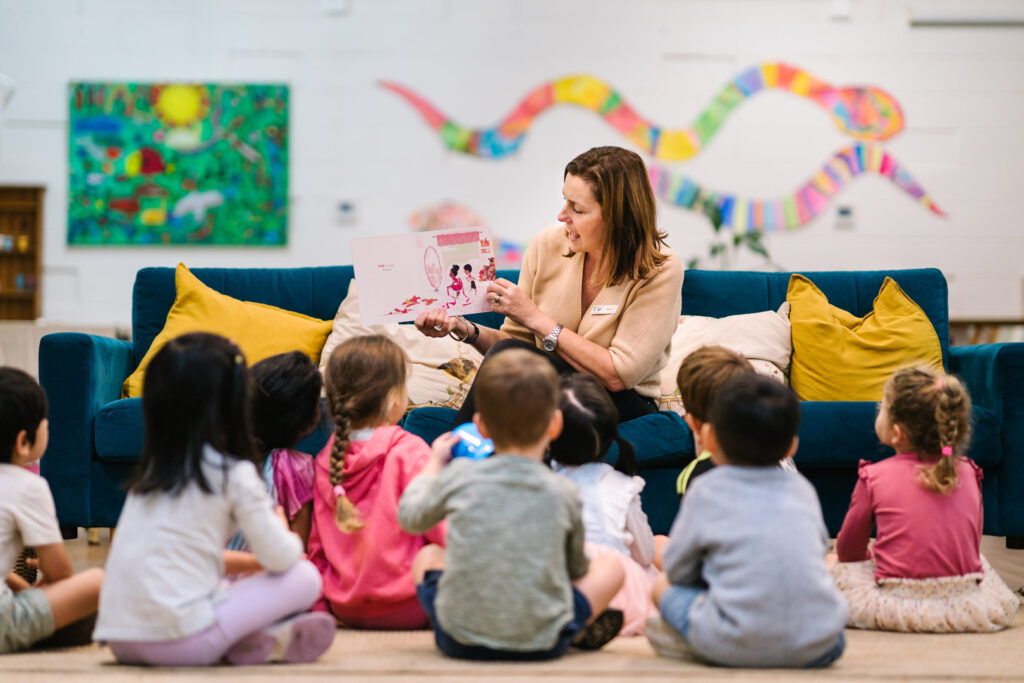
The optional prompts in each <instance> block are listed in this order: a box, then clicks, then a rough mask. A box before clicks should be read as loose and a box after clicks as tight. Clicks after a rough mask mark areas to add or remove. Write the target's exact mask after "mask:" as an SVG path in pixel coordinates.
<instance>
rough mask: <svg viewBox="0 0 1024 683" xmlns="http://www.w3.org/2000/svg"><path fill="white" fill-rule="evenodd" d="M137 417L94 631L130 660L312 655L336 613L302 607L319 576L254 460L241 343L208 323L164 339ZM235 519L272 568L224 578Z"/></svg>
mask: <svg viewBox="0 0 1024 683" xmlns="http://www.w3.org/2000/svg"><path fill="white" fill-rule="evenodd" d="M142 413H143V418H144V420H145V427H146V432H145V433H146V439H145V442H144V444H143V449H142V457H141V459H140V460H139V464H138V467H137V469H136V472H135V475H134V477H133V478H132V480H131V482H130V484H129V488H128V497H127V499H126V500H125V504H124V509H123V510H122V512H121V517H120V519H119V520H118V524H117V534H115V536H114V539H113V541H112V543H111V546H110V554H109V556H108V557H107V574H106V580H104V582H103V589H102V591H101V592H100V610H99V619H98V621H97V626H96V631H95V633H94V634H93V635H94V637H95V638H96V639H97V640H104V641H107V642H108V643H109V644H110V649H111V650H112V651H113V653H114V656H115V657H116V658H117V660H118V661H119V662H122V663H125V664H151V665H158V666H207V665H210V664H213V663H215V662H217V661H219V660H221V659H222V658H223V659H226V660H227V661H228V662H229V663H232V664H260V663H263V662H267V661H272V660H280V661H285V662H308V661H312V660H314V659H316V658H318V657H319V656H320V655H321V654H322V653H323V652H324V651H325V650H327V648H328V647H330V645H331V643H332V642H333V640H334V629H335V625H334V620H333V619H331V618H330V617H329V616H327V615H324V614H311V613H308V612H305V610H307V609H309V607H310V606H311V605H312V604H313V602H314V601H315V600H316V599H317V597H318V596H319V595H320V587H321V585H320V574H319V572H317V570H316V567H314V566H313V565H312V564H311V563H310V562H308V561H306V560H304V559H303V558H302V541H301V540H300V539H299V537H298V536H296V535H295V534H294V533H292V532H291V531H290V530H289V529H288V527H287V525H286V523H285V521H284V519H283V517H281V516H278V515H277V514H275V511H274V502H273V501H272V500H271V498H270V496H269V495H268V494H267V490H266V487H265V486H264V484H263V480H262V479H261V478H260V475H259V472H258V471H257V469H256V464H257V463H258V462H259V461H260V460H261V458H260V455H259V453H258V452H257V450H256V448H255V447H254V444H253V441H252V437H251V436H250V434H251V431H250V427H249V425H250V419H249V377H248V372H247V369H246V365H245V358H244V357H243V356H242V352H241V350H239V348H238V347H237V346H236V345H235V344H233V343H231V342H229V341H228V340H227V339H224V338H223V337H219V336H217V335H213V334H205V333H193V334H186V335H182V336H180V337H177V338H175V339H172V340H171V341H169V342H167V344H165V345H164V346H163V347H162V348H161V349H160V350H159V351H157V353H156V355H154V356H153V360H152V362H151V363H150V365H149V368H148V369H147V371H146V376H145V380H144V383H143V396H142ZM239 527H240V528H241V530H242V531H243V532H244V533H245V537H246V539H247V540H248V543H249V547H250V548H251V549H252V552H253V555H254V556H255V558H256V560H257V561H258V562H259V563H260V564H261V565H262V566H263V567H265V568H266V572H261V573H258V574H254V575H252V576H249V577H246V578H244V579H241V580H239V581H236V582H234V583H230V584H223V585H222V582H221V579H222V577H223V574H224V564H223V562H224V559H223V558H224V555H223V552H224V551H223V548H224V544H225V543H226V542H227V540H228V538H230V537H231V535H232V534H234V532H235V531H236V530H237V529H238V528H239ZM296 615H297V616H296Z"/></svg>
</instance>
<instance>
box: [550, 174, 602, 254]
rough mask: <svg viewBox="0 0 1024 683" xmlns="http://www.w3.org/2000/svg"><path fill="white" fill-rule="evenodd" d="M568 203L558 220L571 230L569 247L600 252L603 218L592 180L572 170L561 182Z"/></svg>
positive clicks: (581, 250)
mask: <svg viewBox="0 0 1024 683" xmlns="http://www.w3.org/2000/svg"><path fill="white" fill-rule="evenodd" d="M562 196H563V197H565V206H563V207H562V211H561V212H560V213H559V214H558V220H559V221H560V222H562V223H565V227H566V229H567V230H568V231H569V249H571V250H572V251H574V252H576V253H577V254H594V255H599V254H600V253H601V251H602V249H603V248H604V230H605V225H604V218H603V217H602V216H601V205H600V204H598V203H597V199H596V198H595V197H594V191H593V190H592V189H591V188H590V183H588V182H587V181H585V180H583V179H582V178H580V177H579V176H574V175H572V174H571V173H570V174H569V175H567V176H565V183H564V184H563V185H562Z"/></svg>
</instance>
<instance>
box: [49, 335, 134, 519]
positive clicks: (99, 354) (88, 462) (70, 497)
mask: <svg viewBox="0 0 1024 683" xmlns="http://www.w3.org/2000/svg"><path fill="white" fill-rule="evenodd" d="M134 367H135V358H134V354H133V352H132V345H131V343H130V342H127V341H122V340H120V339H113V338H111V337H100V336H97V335H91V334H81V333H77V332H58V333H56V334H48V335H46V336H44V337H43V338H42V339H41V340H40V342H39V383H40V384H41V385H42V387H43V389H45V390H46V396H47V399H48V401H49V404H50V414H49V418H50V443H49V446H48V447H47V449H46V454H45V456H44V457H43V459H42V461H41V463H40V470H41V472H42V475H43V476H44V477H45V478H46V480H47V481H48V482H49V484H50V490H51V491H52V492H53V498H54V502H55V503H56V505H57V519H58V520H59V521H60V525H61V526H62V527H77V526H89V485H90V476H91V467H92V460H93V454H94V452H95V444H94V441H93V424H94V420H95V417H96V414H97V413H98V412H99V410H100V408H102V407H103V406H104V405H106V404H107V403H109V402H111V401H115V400H117V399H118V398H119V397H120V395H121V384H122V383H123V382H124V380H125V378H126V377H128V375H129V374H130V373H131V371H132V370H133V369H134Z"/></svg>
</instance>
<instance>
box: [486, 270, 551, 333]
mask: <svg viewBox="0 0 1024 683" xmlns="http://www.w3.org/2000/svg"><path fill="white" fill-rule="evenodd" d="M486 296H487V302H488V303H489V304H490V306H491V310H492V311H494V312H495V313H501V314H502V315H504V316H507V317H509V318H512V320H515V321H516V322H517V323H519V324H520V325H524V326H526V327H529V326H530V325H529V324H528V322H527V321H528V320H529V319H530V318H531V317H532V316H534V315H536V314H537V313H538V312H540V309H539V308H538V307H537V304H535V303H533V301H532V300H531V299H530V297H528V296H526V295H525V294H523V290H521V289H519V285H517V284H515V283H514V282H512V281H510V280H506V279H505V278H503V277H500V278H498V279H497V280H494V281H492V282H489V283H487V292H486Z"/></svg>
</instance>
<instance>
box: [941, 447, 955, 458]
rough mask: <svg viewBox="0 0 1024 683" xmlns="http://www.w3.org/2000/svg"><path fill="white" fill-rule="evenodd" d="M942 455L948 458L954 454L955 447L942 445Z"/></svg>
mask: <svg viewBox="0 0 1024 683" xmlns="http://www.w3.org/2000/svg"><path fill="white" fill-rule="evenodd" d="M942 455H943V456H944V457H946V458H948V457H950V456H951V455H953V447H952V446H943V447H942Z"/></svg>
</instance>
